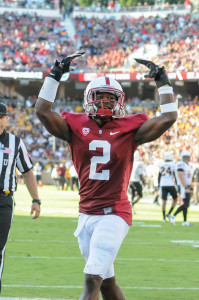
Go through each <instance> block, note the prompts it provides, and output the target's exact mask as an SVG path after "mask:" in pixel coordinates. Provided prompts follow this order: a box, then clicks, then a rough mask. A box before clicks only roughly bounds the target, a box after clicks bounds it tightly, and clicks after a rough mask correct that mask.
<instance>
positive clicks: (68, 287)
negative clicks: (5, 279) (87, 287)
mask: <svg viewBox="0 0 199 300" xmlns="http://www.w3.org/2000/svg"><path fill="white" fill-rule="evenodd" d="M3 286H4V287H13V288H21V287H23V288H47V289H49V288H53V289H82V288H83V286H79V285H22V284H21V285H20V284H5V285H3ZM121 288H122V289H127V290H199V287H148V286H122V287H121ZM3 299H6V300H8V299H13V300H18V299H37V300H41V299H42V300H45V299H46V298H1V300H3ZM46 300H48V299H46ZM50 300H52V299H50ZM54 300H60V299H54ZM62 300H70V299H62ZM71 300H72V299H71Z"/></svg>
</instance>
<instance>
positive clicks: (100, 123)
mask: <svg viewBox="0 0 199 300" xmlns="http://www.w3.org/2000/svg"><path fill="white" fill-rule="evenodd" d="M93 120H94V121H95V123H96V124H97V125H98V126H99V127H100V128H102V127H103V126H104V125H105V124H106V123H107V122H108V121H110V119H108V120H102V119H99V118H97V117H93Z"/></svg>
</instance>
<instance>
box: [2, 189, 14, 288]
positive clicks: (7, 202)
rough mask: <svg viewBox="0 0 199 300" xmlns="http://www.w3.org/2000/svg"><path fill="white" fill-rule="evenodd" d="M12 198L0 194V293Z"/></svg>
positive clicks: (10, 222) (12, 208) (11, 214)
mask: <svg viewBox="0 0 199 300" xmlns="http://www.w3.org/2000/svg"><path fill="white" fill-rule="evenodd" d="M13 211H14V198H13V196H12V195H7V196H6V195H3V194H0V292H1V278H2V273H3V267H4V257H5V248H6V242H7V239H8V235H9V231H10V227H11V224H12V219H13Z"/></svg>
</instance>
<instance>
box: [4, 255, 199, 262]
mask: <svg viewBox="0 0 199 300" xmlns="http://www.w3.org/2000/svg"><path fill="white" fill-rule="evenodd" d="M7 257H9V258H14V259H16V258H17V259H20V258H21V259H50V260H52V259H54V260H55V259H57V260H71V259H72V260H83V257H78V256H68V257H64V256H63V257H52V256H51V257H50V256H13V255H9V256H7ZM117 260H119V261H160V262H161V261H164V262H193V263H199V259H165V258H116V261H117Z"/></svg>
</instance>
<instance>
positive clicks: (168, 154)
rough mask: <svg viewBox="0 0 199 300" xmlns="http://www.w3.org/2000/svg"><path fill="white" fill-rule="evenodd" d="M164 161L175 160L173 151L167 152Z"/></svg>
mask: <svg viewBox="0 0 199 300" xmlns="http://www.w3.org/2000/svg"><path fill="white" fill-rule="evenodd" d="M164 160H173V152H172V151H167V152H165V154H164Z"/></svg>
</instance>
